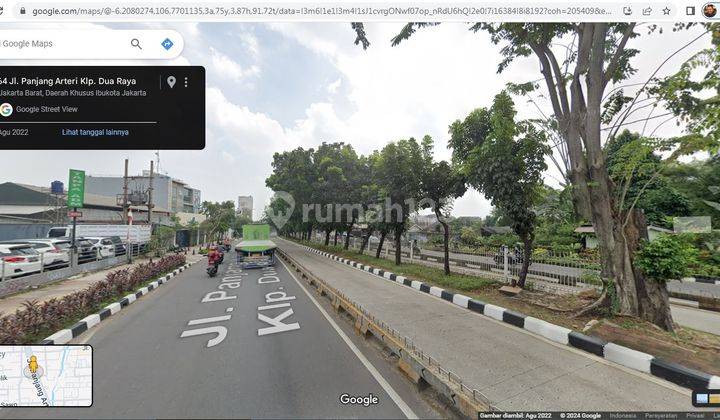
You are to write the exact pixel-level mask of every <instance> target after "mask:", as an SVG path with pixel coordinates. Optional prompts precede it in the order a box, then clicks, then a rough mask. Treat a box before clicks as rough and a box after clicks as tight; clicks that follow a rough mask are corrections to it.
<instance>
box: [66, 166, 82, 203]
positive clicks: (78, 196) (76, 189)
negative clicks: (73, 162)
mask: <svg viewBox="0 0 720 420" xmlns="http://www.w3.org/2000/svg"><path fill="white" fill-rule="evenodd" d="M84 204H85V171H80V170H78V169H70V181H69V182H68V193H67V206H68V207H82V206H83V205H84Z"/></svg>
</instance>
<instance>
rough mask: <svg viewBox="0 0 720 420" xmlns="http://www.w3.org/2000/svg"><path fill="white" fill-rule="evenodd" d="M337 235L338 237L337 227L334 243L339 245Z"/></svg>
mask: <svg viewBox="0 0 720 420" xmlns="http://www.w3.org/2000/svg"><path fill="white" fill-rule="evenodd" d="M337 237H338V231H337V229H335V240H334V241H333V245H334V246H337Z"/></svg>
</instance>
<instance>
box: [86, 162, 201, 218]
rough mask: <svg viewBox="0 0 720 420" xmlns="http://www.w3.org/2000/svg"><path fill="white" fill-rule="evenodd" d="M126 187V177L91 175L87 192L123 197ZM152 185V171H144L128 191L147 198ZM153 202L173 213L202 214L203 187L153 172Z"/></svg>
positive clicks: (133, 177) (133, 178)
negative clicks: (196, 186)
mask: <svg viewBox="0 0 720 420" xmlns="http://www.w3.org/2000/svg"><path fill="white" fill-rule="evenodd" d="M123 186H124V179H123V177H122V176H105V175H88V176H87V177H86V178H85V191H86V192H88V193H91V194H96V195H101V196H106V197H122V195H123ZM149 186H150V172H149V171H143V173H142V175H139V176H132V177H130V179H129V181H128V194H129V195H131V196H132V197H140V198H141V199H142V200H146V199H147V197H146V194H147V191H148V188H149ZM131 201H132V200H131ZM153 204H154V205H155V207H160V208H164V209H168V210H169V211H170V212H171V213H199V212H200V207H201V204H202V201H201V198H200V190H197V189H195V188H191V187H189V186H188V185H187V184H186V183H185V182H183V181H181V180H179V179H175V178H172V177H170V176H168V175H163V174H153Z"/></svg>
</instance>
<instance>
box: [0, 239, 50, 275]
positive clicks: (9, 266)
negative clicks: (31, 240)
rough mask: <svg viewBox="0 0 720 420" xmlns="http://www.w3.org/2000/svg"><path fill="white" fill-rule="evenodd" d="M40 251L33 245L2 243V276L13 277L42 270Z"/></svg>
mask: <svg viewBox="0 0 720 420" xmlns="http://www.w3.org/2000/svg"><path fill="white" fill-rule="evenodd" d="M41 269H42V267H41V263H40V253H39V252H37V250H36V249H35V248H33V247H32V245H30V244H28V243H25V244H7V243H5V244H0V278H5V279H8V278H12V277H17V276H22V275H25V274H32V273H39V272H40V271H41Z"/></svg>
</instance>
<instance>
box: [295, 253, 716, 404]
mask: <svg viewBox="0 0 720 420" xmlns="http://www.w3.org/2000/svg"><path fill="white" fill-rule="evenodd" d="M302 247H303V248H305V249H306V250H308V251H310V252H314V253H316V254H320V255H323V256H325V257H328V258H331V259H333V260H335V261H338V262H341V263H344V264H347V265H349V266H351V267H355V268H357V269H359V270H362V271H367V272H368V273H371V274H375V275H377V276H380V277H383V278H385V279H387V280H390V281H394V282H396V283H399V284H402V285H404V286H408V287H411V288H413V289H416V290H419V291H421V292H424V293H428V294H431V295H433V296H437V297H439V298H441V299H444V300H446V301H448V302H451V303H453V304H455V305H457V306H460V307H462V308H465V309H468V310H470V311H473V312H476V313H479V314H482V315H484V316H487V317H490V318H493V319H496V320H498V321H502V322H505V323H507V324H511V325H514V326H516V327H518V328H523V329H525V330H527V331H530V332H532V333H534V334H537V335H540V336H542V337H544V338H546V339H548V340H551V341H554V342H556V343H560V344H564V345H566V346H571V347H575V348H577V349H580V350H583V351H586V352H588V353H592V354H594V355H596V356H600V357H602V358H604V359H606V360H609V361H611V362H615V363H618V364H620V365H623V366H625V367H628V368H631V369H635V370H638V371H640V372H644V373H649V374H651V375H653V376H657V377H659V378H662V379H665V380H667V381H670V382H673V383H676V384H678V385H681V386H684V387H686V388H690V389H698V390H699V389H720V376H713V375H709V374H707V373H705V372H700V371H697V370H694V369H690V368H687V367H685V366H682V365H679V364H677V363H673V362H667V361H664V360H662V359H658V358H656V357H654V356H652V355H650V354H647V353H643V352H640V351H637V350H633V349H629V348H627V347H623V346H620V345H617V344H614V343H609V342H606V341H604V340H601V339H599V338H597V337H591V336H587V335H585V334H582V333H579V332H575V331H572V330H571V329H569V328H565V327H561V326H559V325H555V324H551V323H549V322H547V321H543V320H541V319H537V318H533V317H531V316H526V315H524V314H521V313H519V312H515V311H512V310H510V309H506V308H503V307H500V306H495V305H492V304H489V303H485V302H482V301H479V300H476V299H472V298H470V297H468V296H465V295H462V294H459V293H452V292H448V291H447V290H445V289H442V288H440V287H435V286H430V285H428V284H425V283H423V282H420V281H416V280H411V279H408V278H406V277H404V276H400V275H397V274H395V273H392V272H390V271H386V270H383V269H380V268H376V267H372V266H369V265H365V264H362V263H359V262H357V261H353V260H349V259H346V258H342V257H338V256H337V255H334V254H331V253H329V252H324V251H320V250H317V249H315V248H311V247H308V246H305V245H302Z"/></svg>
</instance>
